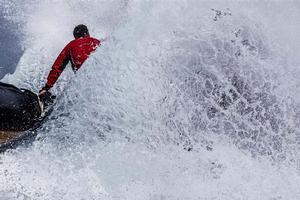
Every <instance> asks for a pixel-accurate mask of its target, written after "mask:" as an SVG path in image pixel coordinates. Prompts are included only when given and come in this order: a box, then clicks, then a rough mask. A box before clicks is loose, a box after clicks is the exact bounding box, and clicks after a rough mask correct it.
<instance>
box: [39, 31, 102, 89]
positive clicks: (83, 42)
mask: <svg viewBox="0 0 300 200" xmlns="http://www.w3.org/2000/svg"><path fill="white" fill-rule="evenodd" d="M100 45H101V42H100V41H99V40H97V39H95V38H92V37H89V36H87V37H82V38H77V39H75V40H72V41H71V42H70V43H69V44H67V46H66V47H65V48H64V49H63V50H62V51H61V53H60V54H59V55H58V57H57V58H56V60H55V62H54V64H53V66H52V70H51V71H50V73H49V75H48V78H47V83H46V86H45V87H44V89H46V90H48V89H50V88H51V87H53V85H54V84H55V82H56V81H57V79H58V77H59V76H60V74H61V73H62V72H63V70H64V69H65V67H66V65H67V64H68V63H69V61H70V62H71V64H72V68H73V70H74V71H77V70H78V69H79V68H80V67H81V65H82V64H83V63H84V61H85V60H86V59H87V58H88V57H89V55H90V54H91V53H92V52H93V51H95V50H96V48H97V47H98V46H100Z"/></svg>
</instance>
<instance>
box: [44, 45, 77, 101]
mask: <svg viewBox="0 0 300 200" xmlns="http://www.w3.org/2000/svg"><path fill="white" fill-rule="evenodd" d="M70 59H71V58H70V51H69V45H67V46H66V47H65V48H64V49H63V50H62V51H61V53H60V54H59V55H58V57H57V58H56V60H55V62H54V64H53V66H52V69H51V71H50V72H49V75H48V78H47V83H46V84H45V86H44V87H43V88H42V89H41V91H40V92H39V96H41V95H43V94H44V93H45V92H46V91H48V90H49V89H50V88H52V87H53V85H54V84H55V83H56V81H57V79H58V78H59V76H60V75H61V73H62V72H63V70H64V69H65V67H66V66H67V64H68V63H69V61H70Z"/></svg>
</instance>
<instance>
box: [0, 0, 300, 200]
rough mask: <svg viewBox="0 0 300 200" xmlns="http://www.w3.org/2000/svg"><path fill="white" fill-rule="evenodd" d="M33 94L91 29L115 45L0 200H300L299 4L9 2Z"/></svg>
mask: <svg viewBox="0 0 300 200" xmlns="http://www.w3.org/2000/svg"><path fill="white" fill-rule="evenodd" d="M0 5H1V6H2V9H3V10H4V11H5V12H4V16H5V17H6V18H7V19H8V20H11V21H12V22H14V23H15V24H18V25H19V26H18V27H19V28H18V29H17V30H16V31H17V32H20V33H22V35H23V40H22V44H21V45H22V46H23V48H24V50H25V52H24V54H23V56H22V57H21V59H20V61H19V64H18V67H17V69H16V71H15V73H14V74H11V75H7V76H6V77H5V78H4V79H3V80H1V81H3V82H9V83H12V84H15V85H17V86H19V87H26V88H29V89H31V90H33V91H35V92H38V90H39V89H40V88H41V87H42V86H43V84H44V82H45V78H46V75H47V73H48V72H49V69H50V67H51V64H52V63H53V61H54V59H55V58H56V56H57V54H58V53H59V51H60V50H61V49H62V48H63V47H64V45H65V44H66V43H67V42H68V41H70V40H72V29H73V27H74V26H75V25H77V24H80V23H84V24H86V25H87V26H88V27H89V28H90V33H91V35H92V36H94V37H96V38H106V37H108V38H107V40H106V41H105V42H103V44H102V46H101V47H100V48H99V49H98V50H97V51H96V52H95V53H94V54H93V55H92V56H91V57H90V59H89V60H88V61H87V62H86V63H85V64H84V66H82V68H81V69H80V71H79V72H78V73H77V74H76V75H74V74H73V73H72V71H71V69H70V67H68V69H66V70H65V72H64V73H63V75H62V76H61V77H60V79H59V82H58V83H57V85H56V87H55V88H53V92H54V93H56V94H57V95H58V99H57V103H56V104H55V107H54V111H53V113H52V114H51V116H50V117H49V118H48V119H47V121H46V122H45V123H44V124H43V125H42V126H41V127H40V128H39V129H38V130H37V131H38V137H37V139H36V141H34V142H33V144H32V145H30V146H29V147H22V146H21V147H19V148H17V149H16V150H11V151H7V152H5V153H4V154H2V155H0V199H8V200H10V199H22V200H23V199H24V200H25V199H26V200H35V199H38V200H39V199H41V200H44V199H47V200H48V199H49V200H56V199H65V200H71V199H78V200H83V199H87V200H88V199H89V200H91V199H95V200H96V199H97V200H98V199H113V200H115V199H128V200H135V199H139V200H147V199H149V200H167V199H168V200H169V199H170V200H175V199H176V200H177V199H185V200H188V199H191V200H194V199H199V200H217V199H222V200H227V199H228V200H240V199H247V200H248V199H249V200H252V199H253V200H257V199H263V200H286V199H287V200H297V199H300V188H299V185H300V173H299V170H300V152H299V150H300V125H299V123H300V118H299V117H300V109H299V105H300V96H299V92H300V89H299V88H300V87H299V84H300V82H299V78H298V77H299V75H300V70H299V67H300V59H299V56H300V53H299V45H300V38H299V35H300V28H299V27H300V20H299V19H300V4H299V3H298V2H289V3H286V2H263V3H259V2H258V1H257V2H252V3H251V2H242V1H240V2H217V1H212V2H209V1H206V2H202V1H192V0H191V1H184V0H182V1H171V0H170V1H131V0H124V1H121V0H120V1H100V0H89V1H87V0H85V1H83V0H71V1H58V0H47V1H46V0H44V1H39V0H26V1H23V2H20V1H17V0H14V1H8V0H2V1H1V3H0Z"/></svg>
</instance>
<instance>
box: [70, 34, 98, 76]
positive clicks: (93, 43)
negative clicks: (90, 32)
mask: <svg viewBox="0 0 300 200" xmlns="http://www.w3.org/2000/svg"><path fill="white" fill-rule="evenodd" d="M99 44H100V42H99V40H97V39H95V38H92V37H82V38H78V39H75V40H73V41H71V42H70V43H69V51H70V52H69V53H70V56H71V59H72V64H73V65H74V66H73V67H74V68H75V69H76V70H78V69H79V68H80V67H81V65H82V64H83V63H84V61H85V60H86V59H87V58H88V57H89V55H90V54H91V53H92V52H93V51H95V50H96V48H97V47H98V46H99Z"/></svg>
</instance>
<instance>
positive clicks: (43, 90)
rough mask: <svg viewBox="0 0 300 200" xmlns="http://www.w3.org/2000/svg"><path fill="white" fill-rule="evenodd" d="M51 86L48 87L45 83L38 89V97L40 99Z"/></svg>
mask: <svg viewBox="0 0 300 200" xmlns="http://www.w3.org/2000/svg"><path fill="white" fill-rule="evenodd" d="M50 88H51V87H49V86H48V85H45V86H44V87H43V88H42V89H41V90H40V91H39V97H40V99H41V98H42V97H44V96H45V94H46V92H48V90H49V89H50Z"/></svg>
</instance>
